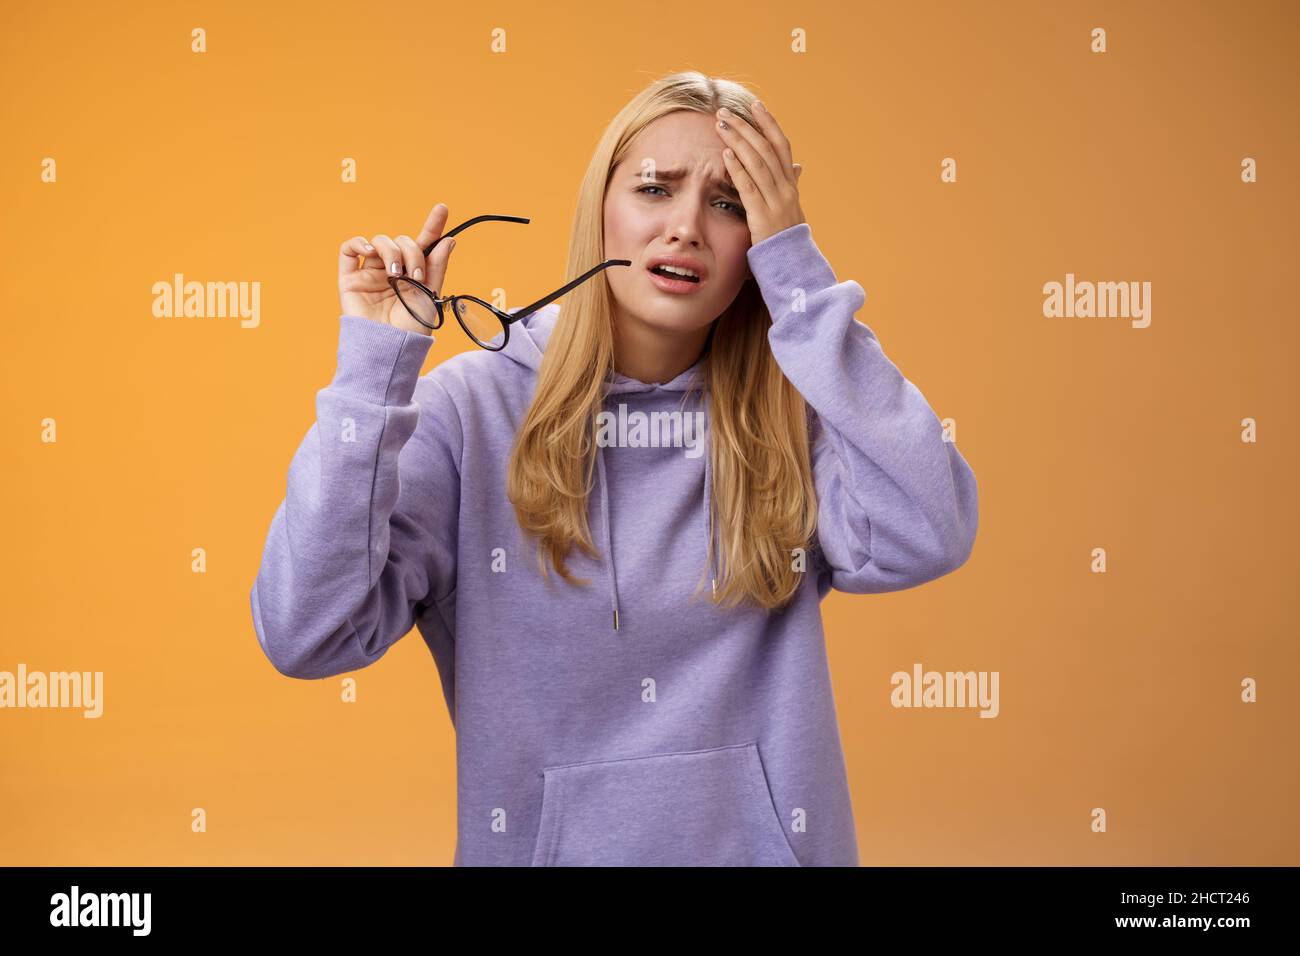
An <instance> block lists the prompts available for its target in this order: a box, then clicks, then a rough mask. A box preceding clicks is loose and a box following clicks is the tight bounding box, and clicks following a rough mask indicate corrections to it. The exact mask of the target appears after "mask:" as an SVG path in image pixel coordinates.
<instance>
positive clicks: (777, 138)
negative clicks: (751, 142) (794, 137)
mask: <svg viewBox="0 0 1300 956" xmlns="http://www.w3.org/2000/svg"><path fill="white" fill-rule="evenodd" d="M753 114H754V118H755V119H756V120H758V128H759V129H760V130H761V131H762V133H763V135H764V136H766V137H767V140H768V142H769V143H771V144H772V149H773V150H774V151H775V152H776V155H777V158H778V160H779V161H780V162H779V163H778V166H779V167H780V169H781V171H782V172H783V173H785V174H786V179H787V180H790V175H791V174H790V170H791V168H792V167H793V168H794V170H795V173H794V179H798V178H799V177H798V168H799V165H798V163H796V162H794V155H793V154H792V153H791V152H790V140H788V139H787V138H786V135H785V131H784V130H782V129H781V125H780V124H779V123H778V122H777V121H776V117H775V116H773V115H772V114H771V113H769V112H768V111H767V110H765V109H755V110H753ZM790 181H791V182H793V181H794V180H790Z"/></svg>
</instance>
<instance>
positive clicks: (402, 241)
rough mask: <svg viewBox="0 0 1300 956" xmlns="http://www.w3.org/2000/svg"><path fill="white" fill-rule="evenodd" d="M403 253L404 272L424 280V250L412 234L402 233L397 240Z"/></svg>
mask: <svg viewBox="0 0 1300 956" xmlns="http://www.w3.org/2000/svg"><path fill="white" fill-rule="evenodd" d="M395 241H396V243H397V248H398V249H400V250H401V253H402V274H403V275H408V276H413V277H414V278H415V279H417V280H418V281H420V282H423V281H424V276H425V271H424V251H423V250H422V249H421V248H420V247H419V246H417V245H416V244H415V240H414V239H412V238H411V237H410V236H407V235H401V236H398V237H397V239H396V240H395Z"/></svg>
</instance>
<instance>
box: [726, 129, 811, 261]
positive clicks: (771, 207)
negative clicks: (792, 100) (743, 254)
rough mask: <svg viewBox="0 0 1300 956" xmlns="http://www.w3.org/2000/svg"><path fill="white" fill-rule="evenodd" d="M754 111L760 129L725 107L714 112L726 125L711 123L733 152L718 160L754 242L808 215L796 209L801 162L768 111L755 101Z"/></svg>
mask: <svg viewBox="0 0 1300 956" xmlns="http://www.w3.org/2000/svg"><path fill="white" fill-rule="evenodd" d="M753 113H754V118H755V119H757V120H758V125H759V129H755V128H754V127H753V126H751V125H750V124H749V123H747V122H746V121H745V120H743V119H741V118H740V117H739V116H737V115H736V114H735V113H732V112H731V111H730V110H728V109H726V108H723V109H720V110H718V113H717V116H718V119H719V120H720V121H721V122H722V123H726V125H727V127H728V128H727V129H723V128H722V126H721V125H715V126H714V127H713V128H714V129H715V130H716V131H717V133H718V135H719V136H720V137H722V141H723V142H724V143H726V144H727V147H728V148H729V149H730V150H731V151H732V153H733V155H731V156H728V155H727V149H724V150H723V151H722V161H723V162H724V163H725V164H726V166H727V172H728V173H730V174H731V181H732V182H733V183H735V184H736V191H737V192H739V193H740V198H741V201H742V202H744V204H745V219H746V221H747V222H748V223H749V235H750V244H751V245H755V246H756V245H758V244H759V243H760V242H762V241H763V240H764V239H766V238H768V237H769V236H775V235H776V234H777V233H778V232H781V231H783V230H785V229H789V228H790V227H791V226H797V225H798V224H799V223H801V222H807V221H808V220H806V219H805V218H804V215H803V210H802V209H801V208H799V174H800V173H802V172H803V167H801V166H800V165H799V164H798V163H796V162H793V161H792V159H791V156H790V141H789V140H788V139H786V138H785V133H783V132H781V127H780V126H778V125H777V122H776V120H775V118H773V116H772V114H771V113H769V112H768V111H767V110H765V109H763V108H761V107H759V106H755V107H754V109H753Z"/></svg>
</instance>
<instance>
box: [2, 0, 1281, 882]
mask: <svg viewBox="0 0 1300 956" xmlns="http://www.w3.org/2000/svg"><path fill="white" fill-rule="evenodd" d="M1297 10H1298V8H1297V6H1296V5H1295V4H1292V3H1258V2H1248V3H1227V2H1223V3H1190V2H1165V3H1141V4H1132V3H1046V2H1043V3H1028V2H1021V3H1001V2H1000V3H996V4H991V3H982V2H979V3H977V2H966V3H908V4H892V3H891V4H865V5H860V4H849V3H803V4H798V5H791V4H789V3H776V2H771V0H768V2H759V3H754V2H743V3H739V2H719V3H712V4H699V5H693V6H691V7H690V11H689V13H690V16H689V17H688V18H686V19H683V17H681V16H678V15H675V14H674V13H673V11H672V10H671V9H669V8H662V7H654V6H649V7H647V6H646V5H644V4H606V3H601V4H595V3H584V4H567V5H566V4H562V3H559V4H557V3H547V4H537V3H531V2H529V3H499V4H493V5H492V6H491V7H488V8H474V7H472V6H471V5H467V4H450V5H443V4H428V3H385V4H380V5H371V6H370V7H367V6H366V5H364V4H362V5H358V4H355V3H349V4H346V5H345V4H341V3H322V2H311V3H305V2H304V3H293V4H286V3H276V4H270V5H268V4H264V3H239V4H235V3H223V4H207V3H174V2H169V3H159V2H152V3H135V4H130V5H128V6H127V7H112V8H105V7H104V6H102V5H100V4H92V3H32V2H7V3H5V4H4V6H3V13H0V17H2V18H3V22H2V24H0V26H2V29H0V49H2V50H3V54H4V55H3V56H0V74H2V75H3V80H4V83H3V93H0V97H2V98H3V102H4V115H5V116H6V119H7V121H6V123H5V138H6V141H7V146H6V148H5V149H4V150H3V152H2V153H0V184H2V188H3V190H4V197H3V208H4V213H3V225H2V228H3V239H4V243H5V247H6V248H7V249H8V250H9V256H8V265H7V267H6V268H5V270H4V276H3V295H4V305H5V313H6V316H5V317H6V321H5V322H4V325H3V336H4V340H3V349H0V362H2V363H3V366H2V368H3V378H2V380H3V383H4V388H5V392H6V394H5V396H4V398H5V400H4V402H3V405H2V406H0V422H2V424H3V435H4V440H5V447H6V448H7V449H8V451H9V460H8V464H7V467H6V468H5V486H6V492H7V493H6V495H5V499H6V504H7V508H6V511H7V512H8V514H7V516H6V519H5V524H6V529H7V533H6V535H5V544H4V546H3V559H2V560H3V580H4V582H5V588H6V592H7V593H6V598H7V600H6V602H5V604H6V607H7V609H8V612H9V614H10V619H9V622H8V624H7V625H6V627H5V628H4V633H3V635H2V636H0V670H9V671H16V670H17V667H18V664H19V663H20V662H22V663H25V664H26V665H27V667H28V669H29V670H46V671H50V670H88V671H95V670H102V671H103V672H104V681H105V683H104V696H105V704H104V705H105V713H104V716H103V717H101V718H100V719H98V720H87V719H84V718H83V717H82V716H81V713H80V712H79V711H69V710H52V709H51V710H26V709H24V710H12V711H9V710H4V711H0V748H2V749H3V769H0V862H2V863H5V864H22V865H33V864H35V865H82V864H85V865H109V864H126V865H142V864H165V865H178V864H219V865H224V864H364V865H381V864H448V863H450V861H451V858H452V851H453V847H454V840H455V813H456V806H455V796H456V768H455V760H454V755H455V749H454V736H453V731H452V727H451V723H450V720H449V718H448V716H447V711H446V706H445V704H444V701H443V698H442V693H441V689H440V686H439V683H438V678H437V674H436V671H435V669H434V666H433V662H432V659H431V657H430V655H429V652H428V650H427V649H426V648H425V647H424V645H423V642H422V640H421V639H420V636H419V634H418V633H416V632H412V633H411V634H410V635H408V636H407V637H406V638H404V639H403V640H402V641H401V642H400V643H399V644H398V645H397V646H396V647H394V648H393V650H392V651H391V652H390V653H389V654H388V655H387V656H386V657H384V658H383V660H382V661H381V662H379V663H378V664H376V665H375V666H374V667H371V668H367V669H366V670H364V671H361V672H357V673H355V674H353V675H352V676H354V677H355V678H356V679H357V682H358V693H359V700H358V702H357V703H355V704H350V705H349V704H344V703H341V702H340V684H341V681H342V678H337V679H327V680H324V681H318V682H306V681H292V680H289V679H287V678H285V677H282V676H280V675H279V674H278V673H277V672H276V671H275V670H274V669H273V668H272V666H271V664H270V662H269V661H267V660H266V658H265V657H264V656H263V654H262V652H261V649H260V648H259V646H258V643H257V638H256V635H255V633H254V630H253V624H252V619H251V614H250V610H249V601H248V593H249V589H250V588H251V586H252V582H253V578H254V576H255V574H256V571H257V567H258V562H259V561H260V558H261V552H262V546H263V543H264V540H265V535H266V532H267V530H268V527H269V523H270V519H271V516H272V514H273V513H274V511H275V508H276V506H277V504H278V503H279V501H280V499H281V498H282V496H283V495H284V491H285V478H286V473H287V469H288V465H289V460H290V458H291V456H292V453H293V451H294V449H295V448H296V447H297V445H298V443H299V442H300V441H301V440H302V438H303V436H304V435H305V434H306V431H307V429H308V428H309V426H310V425H311V423H312V422H313V421H314V416H315V393H316V391H317V390H318V389H320V388H322V387H324V386H325V385H326V384H327V383H328V382H329V380H330V377H331V375H332V374H333V369H334V363H335V357H336V356H335V351H336V347H337V340H338V315H339V302H338V289H337V251H338V246H339V244H340V243H341V242H342V241H343V239H345V238H346V237H348V236H350V235H355V234H364V235H367V236H371V235H374V234H376V233H380V232H386V233H389V234H390V235H396V234H398V233H400V232H414V231H415V230H418V228H419V227H420V225H421V224H422V223H423V221H424V217H425V215H426V214H427V213H428V211H429V208H430V207H431V206H433V204H434V203H436V202H438V201H445V202H446V203H447V204H448V206H449V207H450V210H451V213H450V215H451V220H452V221H453V222H460V221H462V220H463V219H466V218H469V217H470V216H473V215H479V214H483V213H495V214H506V215H523V216H528V217H531V218H532V220H533V222H532V224H531V225H530V226H529V227H527V228H526V229H515V230H511V229H500V230H497V231H495V232H493V233H492V235H491V240H492V242H491V243H488V242H486V241H484V242H478V241H476V242H474V243H470V244H466V245H464V249H463V250H458V251H457V254H456V263H455V265H454V266H453V268H452V272H451V277H452V280H453V282H454V284H455V286H456V288H457V290H458V291H465V292H472V293H476V294H483V293H485V292H489V293H490V292H491V290H492V289H494V288H496V287H498V286H501V287H505V288H508V289H509V290H510V292H509V294H510V297H511V298H517V297H519V296H527V295H530V294H540V292H542V291H546V290H549V289H552V288H554V287H556V286H557V285H559V284H560V282H561V281H563V280H564V279H565V278H567V277H566V276H565V275H564V265H565V259H566V249H567V242H568V237H569V224H570V218H571V216H572V213H573V206H574V202H575V199H576V195H577V188H578V183H579V179H580V177H581V175H582V172H583V170H584V168H585V166H586V163H587V161H588V159H589V157H590V155H591V151H592V149H593V147H594V145H595V143H596V140H597V138H598V136H599V134H600V131H601V130H602V129H603V127H604V125H605V124H606V123H607V122H608V120H609V119H610V118H611V117H612V116H613V114H614V113H615V112H616V111H617V110H618V109H619V108H620V107H621V106H622V104H623V103H624V102H626V101H627V100H628V99H629V98H630V97H631V96H632V95H633V94H634V93H635V92H636V91H638V90H640V89H641V88H642V87H644V86H645V85H646V84H647V83H649V82H650V81H651V80H653V79H655V78H657V77H659V76H661V75H663V74H666V73H668V72H672V71H674V70H677V69H685V68H695V69H701V70H703V71H705V72H707V73H710V74H712V75H721V76H728V77H731V78H735V79H740V80H742V81H746V82H748V83H750V84H751V86H752V88H753V89H754V90H755V92H756V93H757V94H758V95H759V96H761V98H762V99H763V100H764V101H765V102H766V103H767V104H769V106H770V108H771V110H772V112H773V114H774V115H775V117H776V118H777V120H778V121H779V122H780V123H781V124H782V126H783V127H784V129H785V131H786V133H787V135H788V136H789V138H790V140H791V142H792V144H793V152H794V157H795V159H796V160H797V161H798V162H800V163H801V164H802V165H803V166H804V167H805V171H804V175H803V177H802V179H801V181H800V190H801V195H802V205H803V208H804V211H805V213H806V214H807V217H808V221H809V223H810V225H811V226H812V228H813V231H814V236H815V238H816V240H817V242H818V244H819V246H820V248H821V249H822V251H823V252H824V253H825V254H826V256H827V258H828V259H829V261H830V262H831V265H832V266H833V267H834V269H835V270H836V273H837V274H838V276H839V277H840V278H841V279H845V278H853V279H856V280H858V281H859V282H860V283H861V284H862V285H863V287H864V288H865V289H866V290H867V303H866V305H865V306H864V308H863V309H862V311H861V312H860V313H859V314H858V318H859V320H861V321H863V322H865V323H866V324H868V325H869V326H870V327H871V328H872V329H873V330H874V331H875V332H876V334H877V335H878V337H879V338H880V340H881V342H882V344H883V346H884V349H885V352H886V354H887V355H889V357H890V358H891V359H892V360H893V361H894V362H895V363H896V364H897V365H898V366H899V368H900V369H901V370H902V371H903V373H904V374H905V375H906V376H907V377H908V378H909V379H911V380H912V381H913V382H914V383H915V384H916V385H917V386H918V387H919V388H920V389H921V391H922V392H923V393H924V394H925V396H926V398H927V399H928V400H929V401H930V403H931V405H932V406H933V407H934V409H935V410H936V412H937V413H938V414H939V416H940V417H941V418H948V417H951V418H953V419H955V420H956V422H957V439H958V446H959V448H960V449H961V451H962V454H963V455H964V456H965V457H966V459H967V461H969V462H970V464H971V466H972V468H973V469H974V471H975V474H976V476H977V479H978V481H979V489H980V531H979V537H978V540H977V542H976V545H975V551H974V554H973V556H972V558H971V560H970V561H969V562H968V563H967V564H966V565H965V566H964V567H962V568H961V569H960V570H959V571H957V572H956V573H954V574H952V575H949V576H947V577H945V578H942V579H940V580H938V581H936V582H934V583H931V584H928V585H926V586H923V587H920V588H917V589H914V590H911V591H905V592H899V593H893V594H883V595H875V596H857V595H847V594H839V593H834V592H833V593H832V594H831V596H830V597H829V598H828V599H827V601H826V603H825V604H824V605H823V611H824V617H825V621H826V629H827V641H828V645H829V649H830V654H831V668H832V673H833V675H834V679H835V692H836V701H837V705H838V708H839V717H840V727H841V733H842V736H843V741H844V747H845V756H846V760H847V763H848V768H849V775H850V783H851V786H852V793H853V800H854V808H855V813H856V819H857V828H858V835H859V842H860V852H861V856H862V861H863V863H864V864H1175V865H1182V864H1295V863H1300V854H1297V848H1298V846H1297V845H1298V843H1300V840H1298V838H1297V828H1296V825H1295V817H1294V811H1295V807H1296V806H1297V805H1298V804H1300V786H1298V785H1297V762H1296V730H1297V727H1298V726H1300V721H1297V703H1296V696H1295V687H1296V684H1297V674H1296V667H1297V651H1296V623H1295V622H1296V610H1297V607H1296V604H1297V597H1296V561H1295V546H1296V545H1295V543H1296V540H1297V532H1298V531H1300V527H1298V524H1300V522H1298V521H1297V499H1296V493H1295V490H1296V474H1297V451H1296V449H1297V442H1298V438H1300V436H1297V434H1296V412H1297V394H1296V391H1297V389H1296V375H1295V371H1294V364H1295V361H1296V358H1295V357H1296V355H1297V346H1298V345H1300V341H1298V339H1300V336H1297V332H1296V319H1297V311H1296V300H1295V294H1294V286H1293V281H1294V276H1295V272H1296V262H1297V251H1298V250H1297V233H1296V222H1297V221H1298V217H1300V202H1298V200H1297V185H1296V184H1297V182H1298V181H1300V171H1298V170H1297V162H1298V160H1300V155H1298V151H1297V146H1298V142H1297V129H1298V127H1297V124H1296V122H1295V118H1296V116H1297V115H1300V103H1298V102H1297V100H1298V99H1300V96H1298V95H1297V92H1298V91H1297V71H1296V69H1295V61H1294V51H1295V49H1296V47H1297V42H1298V41H1300V36H1298V33H1300V31H1298V30H1297V21H1298V20H1300V13H1298V12H1297ZM1096 26H1101V27H1104V28H1106V30H1107V32H1108V46H1109V50H1108V52H1106V53H1105V54H1094V53H1092V52H1090V31H1091V29H1092V28H1093V27H1096ZM194 27H203V28H205V29H206V30H207V44H208V49H207V52H206V53H203V54H196V53H192V52H191V51H190V42H191V39H190V31H191V29H192V28H194ZM496 27H501V28H504V29H505V30H506V35H507V52H506V53H504V54H494V53H492V52H491V48H490V43H491V31H492V29H493V28H496ZM797 28H802V29H804V30H806V31H807V36H808V51H807V52H806V53H803V54H797V53H794V52H791V50H790V33H791V31H792V30H794V29H797ZM948 156H951V157H953V158H955V159H956V160H957V163H958V179H957V182H956V183H955V184H943V183H941V182H940V179H939V167H940V162H941V161H942V159H943V158H944V157H948ZM1246 156H1251V157H1254V158H1255V159H1256V160H1257V162H1258V164H1259V181H1258V182H1257V183H1254V184H1249V185H1248V184H1244V183H1243V182H1241V177H1240V171H1241V166H1240V164H1241V160H1242V158H1243V157H1246ZM45 157H53V158H54V159H55V160H56V161H57V163H58V181H57V183H54V184H50V183H43V182H41V179H40V174H41V162H42V160H43V159H44V158H45ZM346 157H353V158H355V159H356V160H357V163H358V170H359V182H358V183H355V184H348V183H342V182H340V164H341V163H342V162H343V160H344V159H345V158H346ZM482 238H483V239H484V240H486V239H487V238H488V237H487V235H486V234H485V235H484V236H483V237H482ZM175 272H181V273H183V274H184V275H185V277H186V278H187V279H193V280H197V281H200V282H208V281H234V282H249V283H252V282H260V283H261V287H262V302H261V310H262V315H261V324H260V326H259V327H257V328H255V329H245V328H241V327H240V325H239V321H238V319H234V318H216V319H196V318H175V319H159V318H154V317H153V315H152V313H151V306H152V301H153V296H152V292H151V288H152V285H153V283H154V282H156V281H160V280H161V281H170V279H171V277H172V275H173V273H175ZM1067 272H1073V273H1074V274H1075V276H1076V277H1077V278H1078V279H1079V280H1091V281H1130V280H1132V281H1139V282H1140V281H1150V282H1151V283H1152V297H1151V304H1152V323H1151V326H1150V328H1147V329H1134V328H1132V327H1130V324H1129V322H1128V320H1127V319H1086V318H1072V319H1047V318H1045V317H1044V316H1043V314H1042V304H1043V292H1042V287H1043V284H1044V283H1045V282H1049V281H1058V282H1063V281H1064V280H1065V275H1066V273H1067ZM467 345H468V342H467V341H466V340H465V339H463V338H462V337H459V336H458V335H456V334H442V335H440V336H439V341H438V343H437V344H435V346H434V347H433V349H432V351H431V355H430V358H429V362H428V365H427V366H426V370H427V369H428V368H431V367H432V366H433V365H435V364H437V363H439V362H441V361H443V360H444V359H446V358H447V357H449V356H450V355H452V354H453V353H454V352H456V351H459V350H461V349H463V348H465V347H466V346H467ZM47 416H48V417H52V418H54V419H56V421H57V424H58V442H57V443H56V444H46V443H42V442H41V440H40V432H41V425H40V423H41V420H42V419H43V418H45V417H47ZM1288 416H1289V417H1288ZM1245 417H1253V418H1255V419H1257V421H1258V423H1259V426H1258V427H1259V440H1258V443H1256V444H1245V443H1243V442H1242V441H1241V440H1240V431H1241V425H1240V422H1241V419H1243V418H1245ZM195 547H201V548H204V549H206V551H207V556H208V569H207V573H205V574H195V573H193V572H192V571H191V568H190V563H191V557H190V553H191V549H193V548H195ZM1094 547H1104V548H1105V549H1106V550H1107V553H1108V561H1109V571H1108V573H1106V574H1094V573H1092V572H1091V571H1090V562H1091V551H1092V549H1093V548H1094ZM918 661H919V662H921V663H922V664H923V665H924V667H925V668H926V669H935V670H941V671H947V670H977V671H978V670H988V671H992V670H997V671H999V672H1000V675H1001V688H1000V690H1001V714H1000V716H999V717H998V718H996V719H992V720H990V719H981V718H979V717H978V716H977V713H976V712H975V711H974V710H958V709H950V710H925V709H912V710H895V709H893V708H892V707H891V706H890V692H891V686H890V683H889V679H890V675H891V674H892V673H893V672H894V671H896V670H904V671H910V670H911V667H912V665H913V663H914V662H918ZM1244 677H1254V678H1255V679H1257V680H1258V682H1259V701H1258V703H1254V704H1246V703H1243V702H1241V700H1240V693H1241V689H1240V682H1241V680H1242V679H1243V678H1244ZM195 807H202V808H204V809H205V810H206V812H207V825H208V829H207V832H206V833H193V832H191V826H190V822H191V816H190V814H191V811H192V809H193V808H195ZM1093 807H1103V808H1105V809H1106V812H1107V815H1108V824H1107V825H1108V829H1107V832H1105V833H1094V832H1092V831H1091V829H1090V816H1089V814H1090V811H1091V810H1092V808H1093Z"/></svg>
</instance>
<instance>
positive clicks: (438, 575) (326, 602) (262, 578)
mask: <svg viewBox="0 0 1300 956" xmlns="http://www.w3.org/2000/svg"><path fill="white" fill-rule="evenodd" d="M432 341H433V340H432V337H431V336H426V335H421V334H419V333H416V332H407V331H405V330H403V329H398V328H395V327H393V326H390V325H383V324H381V323H378V322H374V321H371V320H370V319H366V318H362V317H360V316H353V315H344V316H341V317H340V327H339V352H338V365H337V369H336V371H335V374H334V379H333V381H331V382H330V384H329V385H328V386H327V387H326V388H323V389H321V390H320V391H318V392H317V393H316V421H315V422H314V423H313V424H312V426H311V428H310V429H309V430H308V432H307V435H306V437H305V438H304V439H303V441H302V444H301V445H300V446H299V447H298V450H297V452H296V453H295V454H294V456H293V459H292V461H291V463H290V465H289V477H288V487H287V491H286V495H285V498H284V500H283V501H282V502H281V503H280V506H279V508H278V509H277V510H276V512H275V515H274V517H273V518H272V520H271V526H270V531H269V533H268V535H267V539H266V546H265V549H264V551H263V554H262V564H261V568H260V569H259V571H258V574H257V578H256V580H255V581H254V583H253V590H252V593H251V594H250V601H251V606H252V613H253V626H254V629H255V630H256V632H257V638H258V641H259V642H260V644H261V646H262V650H263V651H264V652H265V654H266V656H267V657H268V658H269V659H270V661H271V663H272V664H273V665H274V666H275V668H276V670H278V671H279V672H280V673H282V674H284V675H286V676H288V677H298V678H304V679H308V678H321V677H330V676H333V675H335V674H341V673H344V672H346V671H352V670H357V669H359V668H362V667H365V666H366V665H368V664H373V663H374V662H375V661H377V660H379V658H381V657H382V656H383V655H384V654H385V653H386V652H387V650H388V648H389V647H390V646H391V645H392V644H393V643H394V642H396V641H397V640H398V639H400V638H401V637H403V636H404V635H406V634H407V633H409V632H410V630H411V627H412V625H413V624H414V622H415V619H416V618H417V616H418V615H419V613H421V612H422V610H423V608H422V607H421V606H420V605H424V606H428V605H432V604H435V603H436V602H438V601H441V600H442V599H443V598H444V597H446V596H447V595H449V594H450V593H451V591H453V590H454V588H455V583H456V566H455V555H456V533H457V532H456V528H457V525H456V522H457V515H458V510H459V499H460V477H459V462H460V448H461V442H462V437H461V431H460V419H459V417H458V416H457V413H456V409H455V406H454V405H453V404H452V400H451V396H450V395H449V394H448V393H447V391H446V389H445V388H444V387H443V386H442V385H441V384H439V383H438V382H437V381H436V379H435V377H434V376H433V375H432V374H430V375H428V376H426V377H425V378H423V379H421V378H420V368H421V366H422V364H423V362H424V359H425V357H426V355H427V354H428V352H429V347H430V345H431V344H432ZM417 385H418V386H419V388H418V394H419V396H420V402H419V403H418V404H417V402H416V394H417Z"/></svg>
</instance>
